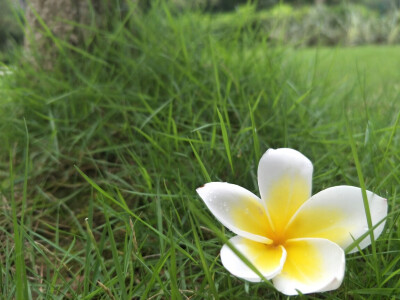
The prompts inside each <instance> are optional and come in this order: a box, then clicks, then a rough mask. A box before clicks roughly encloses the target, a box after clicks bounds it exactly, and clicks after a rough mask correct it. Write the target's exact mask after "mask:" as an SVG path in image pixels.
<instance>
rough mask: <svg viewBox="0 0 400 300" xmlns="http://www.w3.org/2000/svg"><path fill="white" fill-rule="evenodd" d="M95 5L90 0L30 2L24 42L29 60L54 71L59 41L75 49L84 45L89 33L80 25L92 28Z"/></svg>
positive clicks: (38, 0) (97, 1) (37, 0)
mask: <svg viewBox="0 0 400 300" xmlns="http://www.w3.org/2000/svg"><path fill="white" fill-rule="evenodd" d="M92 1H93V3H99V2H102V1H100V0H92ZM96 6H98V5H96ZM96 6H94V5H92V4H91V2H90V0H29V1H28V4H27V6H26V35H25V43H24V47H25V51H26V53H27V55H28V58H29V59H31V60H33V61H34V62H35V64H36V65H37V66H40V67H42V68H44V69H52V68H53V67H54V64H55V61H56V59H57V57H58V55H59V51H60V48H59V47H60V45H61V44H62V43H60V42H59V41H61V42H62V41H65V42H67V43H69V44H71V45H73V46H80V45H82V44H83V43H84V40H85V37H86V38H87V35H88V34H89V31H85V30H84V29H82V28H83V27H82V26H81V27H79V26H77V24H82V25H86V26H89V25H90V24H91V21H92V18H91V15H92V14H91V12H92V11H95V9H96ZM92 8H94V9H92Z"/></svg>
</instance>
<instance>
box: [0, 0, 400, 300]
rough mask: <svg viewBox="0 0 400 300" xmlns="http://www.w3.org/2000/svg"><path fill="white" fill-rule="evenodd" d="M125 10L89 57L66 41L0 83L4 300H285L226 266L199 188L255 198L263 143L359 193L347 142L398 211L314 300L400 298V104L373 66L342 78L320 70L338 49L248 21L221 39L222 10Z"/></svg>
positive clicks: (325, 181)
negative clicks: (294, 45) (53, 58)
mask: <svg viewBox="0 0 400 300" xmlns="http://www.w3.org/2000/svg"><path fill="white" fill-rule="evenodd" d="M132 9H133V8H132ZM129 14H131V17H130V18H127V19H119V20H115V24H114V27H111V30H110V31H107V32H98V36H97V38H96V39H97V40H96V43H95V44H93V45H90V49H89V48H88V49H83V50H82V51H80V52H76V51H75V52H74V51H72V52H74V53H70V51H71V49H70V48H68V47H66V48H65V49H64V50H65V51H63V52H62V53H61V54H60V56H59V61H58V62H57V64H56V65H55V67H54V69H53V70H52V71H40V70H38V69H36V68H33V67H32V66H31V65H29V64H21V65H19V66H18V68H16V70H15V73H14V75H12V76H7V77H4V78H1V81H2V85H3V86H4V88H3V89H2V91H1V92H0V93H1V94H0V95H1V98H2V99H3V100H2V102H1V108H0V113H1V121H0V128H1V130H0V135H1V139H2V140H3V141H4V142H3V144H4V147H3V150H2V151H1V152H0V155H1V161H2V163H1V166H2V169H1V170H2V171H1V188H2V189H1V193H2V209H1V212H0V214H1V215H2V216H1V221H0V222H1V225H2V226H1V231H0V238H1V241H2V243H1V245H2V246H1V248H2V249H1V251H0V253H1V256H0V270H1V276H0V279H1V281H2V284H1V285H0V286H1V290H0V294H1V295H5V299H9V298H21V297H22V298H26V299H56V298H60V299H62V298H67V299H68V298H70V299H110V298H111V299H112V298H114V299H132V298H133V299H163V298H172V299H178V298H195V299H208V298H221V299H225V298H231V299H237V298H243V297H247V298H254V299H255V298H258V297H265V298H279V297H281V296H280V295H279V294H278V293H277V292H275V291H273V290H272V289H271V288H269V287H268V286H266V285H265V284H247V283H243V282H242V281H241V280H238V279H236V278H233V277H231V276H230V275H229V274H228V273H227V272H226V271H225V270H224V268H223V267H222V266H221V263H220V260H219V257H218V253H219V250H220V248H221V244H222V242H221V240H220V239H219V238H218V237H220V236H222V235H223V234H226V235H227V236H229V235H230V233H228V232H225V229H224V228H223V227H222V226H221V225H219V224H218V223H217V222H216V221H215V220H213V219H212V218H211V217H210V215H209V213H208V212H207V210H206V208H205V207H204V205H202V203H201V201H200V200H199V199H198V197H197V196H196V194H195V188H196V187H198V186H200V185H202V184H203V183H205V182H207V181H210V180H212V181H228V182H233V183H237V184H240V185H242V186H245V187H247V188H249V189H250V190H252V191H254V192H255V193H257V191H256V190H257V183H256V182H257V180H256V168H257V163H258V159H259V158H260V155H261V154H262V153H263V152H264V151H265V150H266V149H268V148H270V147H274V148H278V147H292V148H295V149H298V150H299V151H301V152H303V153H304V154H305V155H306V156H308V157H309V158H310V159H311V160H312V161H313V162H314V166H315V175H314V188H313V189H314V191H319V190H321V189H323V188H325V187H328V186H333V185H338V184H350V185H356V186H359V185H360V184H359V179H358V175H357V174H358V173H357V170H356V167H355V164H354V161H355V158H354V157H353V154H352V152H351V145H352V144H351V141H352V143H354V145H355V146H356V148H357V153H358V156H359V157H358V159H359V161H360V166H361V170H362V172H363V177H364V181H365V185H366V187H367V188H368V189H369V190H372V191H374V192H376V193H377V194H380V195H381V196H384V197H387V198H388V201H389V203H390V205H391V214H390V216H389V218H388V221H387V227H386V232H385V234H384V235H383V236H382V238H381V239H380V240H378V242H377V244H376V255H372V254H371V249H370V248H368V249H366V250H364V251H363V252H362V253H361V254H358V255H357V254H356V255H352V256H350V257H349V258H348V265H347V273H346V279H345V281H344V283H343V285H342V287H341V288H340V289H338V290H337V291H333V292H329V293H325V294H321V295H322V297H324V298H327V299H343V298H346V297H355V298H357V297H367V296H365V295H378V296H395V295H397V294H398V292H399V288H400V287H399V283H398V281H397V280H396V274H397V272H398V270H397V269H398V268H397V262H398V261H399V259H400V254H399V251H398V249H399V236H398V230H396V229H397V227H398V215H399V202H398V197H397V188H396V187H397V186H398V184H399V182H398V181H399V175H398V174H399V173H398V167H397V165H398V162H399V152H398V150H397V149H398V148H399V147H398V144H399V134H398V132H397V127H398V122H399V112H400V107H399V105H398V104H397V102H396V101H394V100H395V99H396V97H398V93H396V92H395V91H392V92H390V93H389V92H387V90H386V89H384V88H382V86H383V80H382V81H378V80H375V79H374V81H373V84H372V85H375V88H373V87H371V86H370V84H368V86H367V85H365V82H369V81H368V80H370V76H372V75H371V72H365V73H362V72H358V73H356V74H354V73H351V72H349V73H348V77H349V81H348V82H340V81H337V80H336V78H338V77H340V76H341V74H340V71H337V70H335V68H334V67H332V68H326V67H325V65H326V64H328V65H329V63H331V62H332V61H331V60H330V59H327V61H326V62H324V61H322V62H321V61H320V60H319V57H320V56H319V55H320V54H324V53H325V52H323V51H326V53H330V52H329V51H328V50H321V52H318V53H316V54H315V53H312V52H311V51H309V52H307V51H304V52H296V53H294V52H293V51H292V50H289V49H278V48H273V47H270V45H269V44H268V42H267V37H266V36H264V35H262V34H260V33H257V32H255V31H254V30H252V28H250V27H248V26H247V25H246V24H244V23H241V20H240V19H237V21H235V22H236V23H235V24H233V25H232V26H233V28H235V31H234V32H230V34H229V36H226V35H224V32H215V31H214V30H213V29H212V28H213V26H212V25H213V22H214V21H215V18H219V16H218V15H216V16H209V17H207V18H205V17H204V16H203V15H201V14H200V13H196V12H183V13H177V12H175V11H173V10H171V9H169V7H168V6H166V5H162V4H160V5H155V6H154V7H152V8H151V9H150V10H149V11H148V12H146V13H145V14H136V13H134V11H132V12H128V15H129ZM92 30H95V29H94V28H93V29H92ZM338 51H339V50H338ZM343 51H344V50H343ZM360 51H361V52H363V50H360ZM368 51H371V52H372V53H373V51H374V49H373V48H370V50H368ZM363 53H364V52H363ZM327 55H328V54H327ZM343 55H345V54H343ZM339 63H340V62H339ZM339 63H338V64H339ZM372 73H373V72H372ZM382 76H384V75H382ZM363 78H365V81H364V80H363ZM377 103H379V105H377ZM378 106H379V108H380V113H379V114H378V113H376V111H375V109H376V107H378ZM385 107H388V108H387V109H385ZM345 116H347V117H348V119H349V124H350V126H351V128H352V134H351V139H350V138H349V134H348V133H347V131H346V126H347V125H346V118H345ZM28 146H29V147H28ZM10 166H11V167H10ZM10 168H12V172H10V171H9V170H10ZM215 224H217V226H219V227H216V226H215ZM210 228H214V229H215V230H219V231H217V233H216V232H215V231H213V230H210ZM371 268H372V269H374V270H373V271H371ZM376 274H379V276H377V275H376ZM309 297H310V299H312V298H313V296H312V295H311V296H309ZM371 297H372V296H371Z"/></svg>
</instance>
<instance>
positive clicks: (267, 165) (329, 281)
mask: <svg viewBox="0 0 400 300" xmlns="http://www.w3.org/2000/svg"><path fill="white" fill-rule="evenodd" d="M312 172H313V166H312V163H311V162H310V160H309V159H308V158H306V157H305V156H304V155H303V154H301V153H300V152H298V151H296V150H293V149H277V150H274V149H269V150H268V151H267V152H266V153H265V154H264V155H263V157H262V158H261V160H260V163H259V166H258V185H259V189H260V194H261V199H260V198H258V197H257V196H256V195H254V194H253V193H251V192H250V191H248V190H246V189H244V188H242V187H240V186H237V185H234V184H229V183H224V182H211V183H207V184H206V185H204V186H203V187H201V188H198V189H197V193H198V194H199V195H200V197H201V198H202V199H203V200H204V202H205V204H206V205H207V207H208V208H209V209H210V210H211V212H212V213H213V214H214V216H215V217H216V218H217V219H218V220H219V221H220V222H221V223H222V224H223V225H224V226H225V227H227V228H228V229H230V230H231V231H233V232H234V233H235V234H237V236H234V237H233V238H231V239H230V242H231V243H232V245H233V246H234V247H235V248H236V249H237V250H239V251H240V252H241V253H242V254H243V255H244V256H245V257H246V258H247V259H248V260H249V261H250V262H251V263H252V264H253V265H254V266H255V267H256V268H257V269H258V270H259V272H260V273H261V274H262V275H263V276H264V277H265V278H267V279H272V282H273V284H274V286H275V287H276V289H277V290H279V291H280V292H282V293H284V294H286V295H297V294H298V293H297V290H298V291H300V292H301V293H303V294H307V293H314V292H324V291H329V290H334V289H337V288H338V287H339V286H340V284H341V283H342V280H343V276H344V270H345V256H344V250H343V249H345V248H346V247H348V246H349V245H350V244H351V243H353V242H354V239H357V238H359V237H361V236H362V235H363V234H364V233H366V232H367V231H368V224H367V218H366V214H365V209H364V203H363V198H362V192H361V189H360V188H356V187H352V186H336V187H331V188H328V189H326V190H323V191H321V192H319V193H317V194H316V195H314V196H312V197H311V182H312ZM367 197H368V203H369V208H370V214H371V219H372V223H373V225H376V224H377V223H379V222H380V221H381V220H383V219H384V218H385V217H386V215H387V201H386V199H384V198H381V197H379V196H377V195H375V194H373V193H371V192H369V191H367ZM383 227H384V222H382V223H381V224H379V226H377V227H376V228H375V229H374V236H375V238H377V237H378V236H379V235H380V234H381V232H382V230H383ZM370 243H371V241H370V238H369V235H368V236H367V237H366V238H365V239H364V240H362V241H361V242H360V244H359V245H358V247H359V248H361V249H362V248H364V247H366V246H368V245H369V244H370ZM355 251H357V248H356V249H355V250H353V251H352V252H355ZM221 260H222V264H223V265H224V267H225V268H226V269H227V270H228V271H229V272H231V273H232V274H233V275H235V276H237V277H240V278H243V279H245V280H248V281H253V282H259V281H261V278H260V277H259V276H258V275H257V274H256V273H255V272H253V271H252V270H251V269H250V268H249V267H248V266H247V265H246V264H245V263H244V262H243V261H242V260H241V259H240V258H239V257H238V256H237V255H236V254H235V253H234V252H233V251H232V250H231V249H230V248H229V247H228V246H227V245H224V246H223V247H222V249H221Z"/></svg>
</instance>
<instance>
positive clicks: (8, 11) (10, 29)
mask: <svg viewBox="0 0 400 300" xmlns="http://www.w3.org/2000/svg"><path fill="white" fill-rule="evenodd" d="M20 22H22V18H20V15H18V11H17V10H16V9H15V8H14V7H13V6H12V4H11V2H9V1H7V0H0V61H2V60H5V59H6V58H3V59H2V56H4V57H5V56H9V55H10V54H11V52H12V51H13V50H14V49H15V46H17V45H21V44H22V42H23V28H22V26H21V23H20Z"/></svg>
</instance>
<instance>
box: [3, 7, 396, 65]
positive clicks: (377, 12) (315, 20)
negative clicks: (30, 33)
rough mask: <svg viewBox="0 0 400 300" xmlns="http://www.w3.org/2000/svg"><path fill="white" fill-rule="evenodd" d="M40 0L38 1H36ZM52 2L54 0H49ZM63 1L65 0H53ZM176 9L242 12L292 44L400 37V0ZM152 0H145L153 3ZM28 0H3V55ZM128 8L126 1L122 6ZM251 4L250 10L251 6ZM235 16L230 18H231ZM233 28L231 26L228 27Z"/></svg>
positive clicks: (224, 15)
mask: <svg viewBox="0 0 400 300" xmlns="http://www.w3.org/2000/svg"><path fill="white" fill-rule="evenodd" d="M33 2H35V1H33ZM48 2H51V1H48ZM53 2H59V3H62V2H63V1H58V0H54V1H53ZM67 2H68V1H67ZM168 2H169V4H170V5H171V7H174V8H175V9H176V10H197V11H199V10H200V11H201V12H203V13H205V14H217V15H219V16H220V18H218V19H216V20H215V21H216V24H214V26H215V27H216V28H215V30H226V29H227V28H229V27H231V26H232V24H234V22H232V21H233V20H232V18H236V17H237V15H236V14H235V15H230V14H232V13H233V12H238V11H239V12H240V11H241V13H242V14H241V15H240V16H241V17H242V18H244V20H245V21H246V22H248V23H249V24H253V26H254V28H257V29H258V30H261V31H264V32H265V34H266V35H267V36H268V37H269V39H270V40H271V41H274V42H279V43H285V44H288V45H293V46H302V47H306V46H314V45H326V46H335V45H343V46H354V45H365V44H397V43H399V42H400V33H399V26H400V16H399V11H398V8H399V6H400V0H381V1H374V0H355V1H340V0H314V1H311V0H293V1H289V0H286V1H277V0H260V1H256V3H255V5H253V6H251V8H249V7H248V6H246V4H247V3H249V1H245V0H235V1H232V0H193V1H184V0H170V1H168ZM151 5H152V4H151V1H149V0H141V1H140V6H141V7H143V8H144V9H148V8H149V7H150V6H151ZM26 6H27V4H26V1H25V0H0V52H1V53H2V54H1V56H0V59H1V60H2V61H7V55H9V54H10V52H12V51H13V49H15V47H18V46H21V45H22V44H23V39H24V29H23V27H24V19H23V17H22V15H23V14H24V10H25V9H26ZM119 9H121V10H124V7H123V6H122V7H119ZM246 9H247V11H246ZM230 17H231V18H230ZM228 32H229V30H228Z"/></svg>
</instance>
